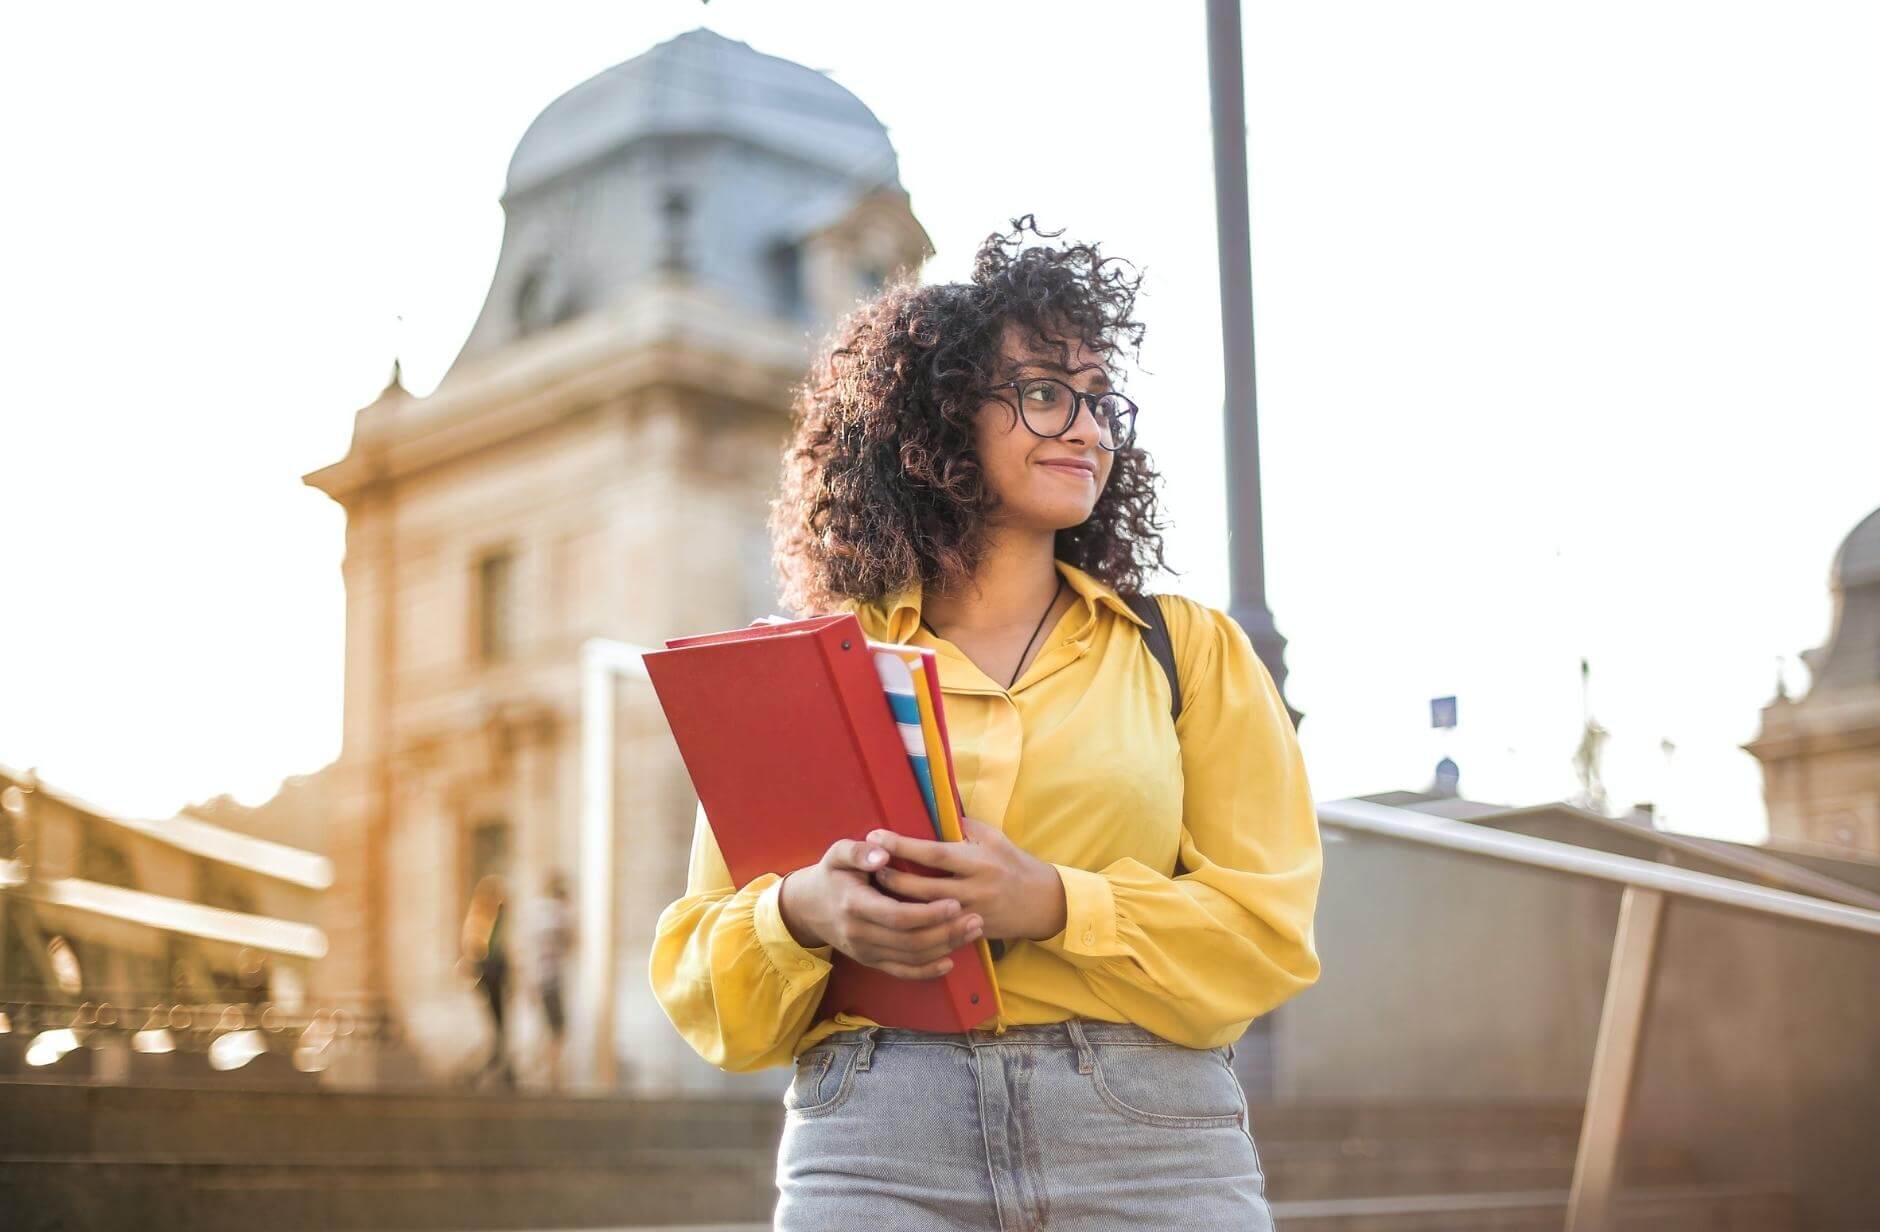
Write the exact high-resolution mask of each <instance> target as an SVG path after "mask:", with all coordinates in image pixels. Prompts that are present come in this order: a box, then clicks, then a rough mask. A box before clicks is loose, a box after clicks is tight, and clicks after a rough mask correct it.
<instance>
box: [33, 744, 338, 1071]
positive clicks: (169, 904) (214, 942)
mask: <svg viewBox="0 0 1880 1232" xmlns="http://www.w3.org/2000/svg"><path fill="white" fill-rule="evenodd" d="M332 880H333V868H332V865H331V864H330V863H329V862H328V861H327V860H326V859H325V858H324V857H323V856H320V855H317V854H315V853H313V852H309V851H301V850H299V849H297V848H293V847H289V846H285V845H283V844H280V843H273V842H268V841H266V840H264V839H258V838H254V837H252V836H251V835H247V834H243V833H240V832H238V831H235V830H230V829H227V828H224V827H222V826H218V825H215V824H213V823H211V822H209V821H205V820H204V819H202V818H201V817H197V816H193V815H191V814H190V813H187V812H184V813H179V814H177V815H176V816H174V817H170V818H167V819H164V820H161V821H154V820H147V819H143V818H134V817H126V816H123V815H121V814H118V813H115V812H112V811H111V810H109V809H105V808H102V807H100V806H98V805H96V804H92V803H89V802H87V801H85V800H84V799H82V798H80V797H79V796H77V795H74V794H73V793H71V792H69V791H66V790H63V789H62V788H59V787H56V786H54V785H52V784H50V783H46V782H43V781H41V780H40V779H39V778H38V777H37V776H36V775H35V774H33V773H31V772H21V771H17V770H13V769H10V768H8V767H6V766H0V1074H9V1073H15V1072H18V1071H20V1070H21V1069H23V1068H25V1069H32V1070H34V1071H35V1072H36V1073H38V1074H40V1075H41V1076H42V1077H68V1076H74V1075H76V1076H79V1077H98V1078H124V1077H134V1076H142V1075H144V1074H150V1073H168V1074H169V1075H170V1076H177V1075H176V1073H175V1067H176V1066H177V1065H179V1064H180V1063H181V1062H182V1061H183V1060H184V1059H185V1058H182V1057H178V1058H176V1059H175V1060H174V1061H173V1060H171V1059H170V1058H167V1057H164V1058H153V1057H151V1056H149V1055H141V1054H133V1053H132V1052H131V1051H130V1049H129V1048H127V1047H126V1043H127V1040H128V1036H129V1033H130V1032H131V1031H134V1030H136V1029H137V1028H138V1027H139V1026H140V1025H143V1024H144V1023H145V1022H146V1020H147V1019H150V1018H151V1016H152V1015H153V1014H158V1013H160V1015H161V1023H162V1025H164V1026H165V1027H168V1026H170V1025H173V1022H174V1025H176V1026H177V1027H178V1031H177V1035H178V1039H177V1040H176V1041H174V1042H173V1043H172V1044H171V1047H174V1048H177V1049H180V1050H182V1051H183V1052H188V1051H190V1048H191V1045H192V1042H194V1043H196V1044H206V1042H207V1039H208V1033H207V1032H206V1031H195V1032H194V1033H193V1034H192V1033H191V1032H188V1031H184V1030H182V1025H183V1024H184V1023H193V1022H194V1019H193V1017H191V1016H189V1015H183V1016H181V1017H177V1018H175V1019H174V1020H173V1019H172V1018H171V1017H170V1015H171V1014H172V1012H173V1011H178V1007H183V1008H184V1009H194V1008H201V1007H215V1006H222V1005H226V1004H229V1003H239V1004H244V1005H256V1006H259V1005H263V1004H266V1005H271V1006H274V1007H277V1009H278V1010H279V1011H280V1013H281V1014H286V1015H293V1014H298V1013H299V1012H301V1011H302V1010H303V1009H305V1008H306V999H307V998H306V993H307V989H308V986H309V983H310V979H311V972H312V969H313V967H314V965H315V964H316V963H317V962H318V961H319V959H320V958H321V957H322V956H323V955H324V954H325V953H326V937H325V935H324V934H323V933H322V932H321V930H320V928H319V927H318V926H317V925H316V924H315V923H314V922H313V921H314V920H316V919H317V918H318V917H319V915H320V910H319V908H320V896H321V895H322V894H323V893H324V892H325V891H326V889H327V887H328V886H330V885H331V884H332ZM74 1007H80V1015H81V1016H80V1017H73V1014H72V1010H73V1008H74ZM179 1012H180V1011H179ZM278 1016H279V1015H277V1017H278ZM206 1021H209V1022H213V1021H215V1016H214V1014H211V1016H210V1018H209V1019H207V1020H206ZM80 1022H83V1023H84V1025H85V1029H87V1030H88V1031H89V1033H90V1034H91V1035H93V1036H95V1037H96V1038H95V1040H94V1041H93V1043H94V1046H93V1047H92V1048H90V1049H86V1050H79V1051H74V1052H73V1053H72V1055H70V1056H67V1055H65V1054H64V1053H55V1054H53V1055H51V1056H45V1057H35V1056H34V1054H33V1052H32V1051H31V1049H30V1044H31V1042H32V1040H33V1037H34V1036H35V1035H37V1034H39V1033H40V1032H41V1031H43V1029H44V1028H46V1027H48V1026H51V1027H59V1028H63V1027H66V1026H67V1025H68V1023H70V1024H71V1025H73V1026H78V1024H79V1023H80ZM250 1025H252V1024H250ZM272 1033H273V1034H279V1032H278V1031H276V1032H272ZM54 1034H57V1032H54ZM66 1034H67V1035H68V1036H69V1035H70V1034H71V1032H70V1031H67V1032H66ZM270 1046H271V1047H272V1048H273V1049H274V1050H275V1051H277V1052H279V1053H280V1054H281V1055H280V1056H279V1057H278V1058H276V1059H277V1060H279V1061H280V1062H281V1063H282V1066H283V1067H285V1062H286V1056H287V1054H288V1053H290V1052H291V1051H292V1050H293V1042H292V1040H291V1039H290V1038H287V1037H284V1036H283V1037H282V1038H280V1039H278V1040H276V1041H275V1042H274V1043H273V1044H271V1045H270ZM165 1051H166V1052H167V1051H169V1048H166V1049H165ZM197 1060H199V1058H197ZM192 1063H193V1062H192ZM165 1066H168V1067H170V1068H169V1070H167V1071H166V1070H164V1069H163V1068H162V1067H165ZM196 1069H197V1071H198V1076H201V1075H206V1074H207V1073H208V1069H207V1067H206V1066H201V1065H197V1066H196ZM287 1072H288V1073H290V1074H291V1072H292V1071H291V1070H288V1071H287Z"/></svg>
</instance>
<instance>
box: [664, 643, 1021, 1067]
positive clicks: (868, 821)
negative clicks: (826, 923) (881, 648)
mask: <svg viewBox="0 0 1880 1232" xmlns="http://www.w3.org/2000/svg"><path fill="white" fill-rule="evenodd" d="M666 647H667V648H666V649H665V650H655V651H651V652H649V653H648V654H647V655H646V659H645V661H646V670H647V674H648V676H650V677H651V678H652V682H653V689H654V691H655V692H656V693H657V694H658V696H659V704H660V706H661V708H662V709H664V711H665V712H666V721H667V722H668V723H669V724H670V725H671V727H672V734H673V737H674V739H675V740H677V741H678V744H679V753H680V755H681V756H682V757H683V758H684V759H685V768H686V771H687V772H688V773H689V774H690V775H691V776H692V786H693V788H694V789H695V790H696V791H697V792H698V798H699V802H700V803H701V804H702V805H703V806H704V808H705V817H706V820H707V822H709V823H710V825H711V828H712V834H713V836H714V837H715V838H716V839H717V840H718V846H719V849H720V850H721V851H722V852H723V853H724V857H725V864H726V866H727V867H728V868H729V869H730V870H731V880H732V881H733V882H734V883H735V884H737V885H738V886H740V887H742V886H744V885H746V884H748V883H749V882H751V881H752V880H754V879H755V878H757V877H758V876H760V875H762V874H764V873H786V872H789V871H790V870H792V869H797V868H802V867H804V866H805V865H809V864H814V863H815V862H816V861H817V860H819V859H821V858H822V855H823V852H825V851H827V850H828V848H829V844H831V843H833V842H835V841H836V840H837V839H841V838H855V839H859V838H864V837H866V836H867V834H868V832H869V831H870V830H872V829H875V828H877V827H881V828H884V829H889V830H894V831H896V832H898V833H901V834H905V835H908V836H909V837H911V838H927V839H931V838H932V837H933V826H932V824H931V823H930V822H929V820H928V816H927V806H926V804H925V803H924V801H923V800H922V798H921V792H920V787H919V785H918V784H917V783H916V782H915V778H914V770H913V767H911V766H910V765H909V764H908V760H907V750H906V748H905V746H903V744H902V743H901V737H900V734H899V733H898V732H897V731H896V729H895V725H894V717H893V714H892V713H891V712H890V710H889V708H888V699H887V697H886V695H885V694H884V693H883V692H882V688H881V681H880V678H879V677H878V676H877V675H876V673H875V666H874V658H873V655H872V652H871V651H870V650H869V648H868V640H867V636H866V635H865V634H864V633H863V631H862V626H861V622H860V621H859V620H857V619H856V618H855V616H854V615H853V614H851V613H842V614H839V615H834V616H817V617H812V618H810V619H808V620H797V621H791V622H788V623H784V624H769V625H753V626H750V627H747V628H743V629H732V630H728V631H726V632H723V633H711V634H704V635H701V636H698V637H680V638H673V639H670V640H668V641H667V642H666ZM890 863H891V865H892V866H893V867H895V868H900V869H905V870H907V871H909V872H915V873H923V874H927V875H930V876H932V875H944V874H936V873H935V870H933V869H929V868H925V867H923V866H921V865H918V864H914V863H911V862H909V861H905V860H901V859H898V858H897V859H895V860H893V861H891V862H890ZM951 957H952V959H953V969H952V970H951V971H949V972H947V974H946V975H944V976H941V977H940V978H938V979H933V980H903V979H899V978H897V977H895V976H892V975H889V974H888V973H887V972H885V971H881V970H879V969H877V968H874V967H869V966H865V965H864V964H862V963H858V962H856V961H854V960H853V959H851V958H849V957H848V956H847V955H846V954H843V953H841V952H839V951H838V952H837V953H836V955H835V970H834V971H832V972H831V973H830V976H829V982H828V985H827V986H826V988H825V989H824V992H823V999H822V1006H821V1010H820V1011H819V1016H821V1017H826V1016H828V1015H830V1014H834V1013H846V1014H854V1015H858V1016H860V1017H863V1018H867V1019H870V1020H871V1021H874V1022H877V1023H880V1024H882V1025H883V1026H892V1027H908V1028H912V1029H915V1030H920V1031H946V1032H957V1031H966V1030H970V1029H972V1028H974V1027H978V1026H980V1025H982V1024H983V1023H985V1022H987V1021H989V1020H991V1019H992V1018H994V1017H996V1016H997V1013H998V998H997V996H996V995H995V992H994V984H993V980H992V973H991V972H990V971H989V970H988V969H987V967H986V965H985V963H984V961H983V960H982V958H981V957H980V950H979V948H978V947H976V946H973V945H966V946H961V947H960V948H959V949H957V950H955V951H954V952H953V954H952V955H951Z"/></svg>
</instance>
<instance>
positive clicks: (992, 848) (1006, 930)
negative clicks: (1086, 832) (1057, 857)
mask: <svg viewBox="0 0 1880 1232" xmlns="http://www.w3.org/2000/svg"><path fill="white" fill-rule="evenodd" d="M961 828H962V829H963V830H964V831H965V834H966V841H965V842H963V843H938V842H934V841H933V840H932V839H918V838H908V837H907V836H905V835H902V834H896V833H895V832H894V831H892V830H871V831H869V833H868V841H869V842H871V843H877V844H879V845H881V846H883V847H885V848H887V849H888V854H889V855H890V856H899V857H901V858H902V859H904V860H912V861H914V862H915V863H916V864H925V865H926V866H927V867H929V868H936V869H939V870H940V871H941V872H943V873H952V874H953V875H952V876H951V877H922V876H919V875H917V874H915V873H903V872H900V871H898V870H896V869H892V868H884V869H880V870H878V871H877V872H876V873H875V882H876V884H878V885H879V886H881V888H882V889H884V890H887V891H889V892H891V893H894V894H898V895H900V896H901V897H902V898H910V899H913V900H915V901H917V902H923V903H926V902H933V901H935V900H936V899H942V898H951V899H954V900H956V901H957V902H958V903H959V905H960V910H961V912H962V913H965V912H969V911H970V912H972V913H973V914H975V915H977V916H979V918H980V919H981V920H983V921H985V925H984V927H985V936H986V938H987V939H988V940H1025V941H1042V940H1044V939H1045V938H1047V937H1055V936H1057V935H1058V934H1059V933H1061V932H1063V931H1064V914H1065V907H1064V881H1063V879H1062V878H1060V877H1059V876H1058V871H1057V869H1055V868H1053V867H1052V866H1051V865H1049V864H1047V863H1045V862H1044V861H1043V860H1040V859H1039V858H1038V857H1037V856H1034V855H1032V854H1031V853H1030V852H1028V851H1026V850H1025V849H1024V848H1022V847H1020V846H1019V845H1018V844H1017V843H1014V842H1013V841H1012V840H1011V839H1009V838H1007V837H1005V834H1004V832H1003V831H1001V830H999V829H997V828H996V827H993V826H989V825H987V824H986V823H985V822H983V821H978V820H975V819H974V818H971V817H968V818H966V819H965V821H964V823H963V825H962V827H961Z"/></svg>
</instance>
